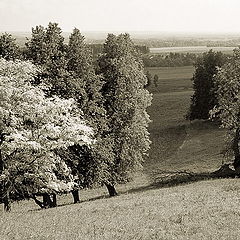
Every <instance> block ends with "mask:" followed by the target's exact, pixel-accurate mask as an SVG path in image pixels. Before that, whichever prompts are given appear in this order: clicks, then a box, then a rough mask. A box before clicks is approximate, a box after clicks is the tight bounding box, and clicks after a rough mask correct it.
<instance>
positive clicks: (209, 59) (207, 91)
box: [187, 50, 226, 120]
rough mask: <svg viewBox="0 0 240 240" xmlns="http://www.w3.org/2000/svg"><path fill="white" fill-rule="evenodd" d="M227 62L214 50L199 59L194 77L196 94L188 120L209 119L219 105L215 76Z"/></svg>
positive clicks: (192, 99)
mask: <svg viewBox="0 0 240 240" xmlns="http://www.w3.org/2000/svg"><path fill="white" fill-rule="evenodd" d="M225 61H226V59H225V57H224V55H223V54H222V53H221V52H213V51H212V50H210V51H209V52H207V53H204V54H203V56H202V57H200V58H198V60H197V62H196V65H195V72H194V74H193V77H192V81H193V90H194V94H193V96H192V98H191V105H190V109H189V112H188V115H187V118H188V119H190V120H194V119H208V118H209V111H210V110H211V109H212V108H213V107H214V106H215V105H216V104H217V99H216V97H215V94H214V81H213V76H214V75H215V74H216V73H217V68H218V67H221V66H222V65H223V64H224V62H225Z"/></svg>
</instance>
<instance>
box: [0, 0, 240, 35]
mask: <svg viewBox="0 0 240 240" xmlns="http://www.w3.org/2000/svg"><path fill="white" fill-rule="evenodd" d="M239 13H240V0H0V31H24V32H25V31H27V32H30V31H31V28H32V27H35V26H36V25H43V26H47V24H48V22H50V21H51V22H57V23H59V25H60V27H61V28H62V30H63V31H65V32H70V31H71V30H72V29H73V28H74V27H77V28H79V29H80V30H81V31H108V32H109V31H124V32H128V31H158V32H196V33H198V32H199V33H200V32H205V33H228V32H231V33H240V14H239Z"/></svg>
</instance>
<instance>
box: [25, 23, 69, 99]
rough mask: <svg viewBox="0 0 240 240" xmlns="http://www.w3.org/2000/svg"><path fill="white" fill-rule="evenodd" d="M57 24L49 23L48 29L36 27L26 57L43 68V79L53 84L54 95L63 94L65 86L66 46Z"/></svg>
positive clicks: (28, 43) (27, 47)
mask: <svg viewBox="0 0 240 240" xmlns="http://www.w3.org/2000/svg"><path fill="white" fill-rule="evenodd" d="M61 33H62V31H61V28H60V27H58V24H57V23H51V22H50V23H49V24H48V27H47V28H44V27H43V26H36V28H35V29H34V28H32V37H31V39H30V40H28V42H27V43H26V57H27V59H28V60H31V61H32V62H33V63H34V64H35V65H38V66H41V68H42V74H41V76H40V77H41V78H44V79H45V80H46V79H48V80H47V81H48V83H49V82H50V83H51V84H52V88H51V92H52V94H59V93H61V90H62V87H63V86H64V85H65V83H64V78H66V77H67V72H66V64H67V62H66V58H65V56H66V45H65V44H64V38H63V36H62V35H61Z"/></svg>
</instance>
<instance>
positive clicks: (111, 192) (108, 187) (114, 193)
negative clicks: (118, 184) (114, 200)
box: [105, 183, 118, 197]
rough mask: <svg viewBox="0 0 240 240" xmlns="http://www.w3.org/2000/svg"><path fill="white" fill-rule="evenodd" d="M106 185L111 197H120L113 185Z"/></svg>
mask: <svg viewBox="0 0 240 240" xmlns="http://www.w3.org/2000/svg"><path fill="white" fill-rule="evenodd" d="M105 185H106V187H107V190H108V193H109V196H110V197H114V196H117V195H118V193H117V191H116V189H115V187H114V185H112V184H107V183H105Z"/></svg>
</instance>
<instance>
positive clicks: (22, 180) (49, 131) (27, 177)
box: [0, 59, 93, 195]
mask: <svg viewBox="0 0 240 240" xmlns="http://www.w3.org/2000/svg"><path fill="white" fill-rule="evenodd" d="M38 71H39V70H38V69H37V68H36V67H35V66H34V65H32V64H31V63H29V62H21V61H17V62H12V61H9V62H8V61H5V60H3V59H1V60H0V76H1V81H0V82H1V88H0V91H1V92H0V97H1V99H0V100H1V101H0V103H1V105H0V116H1V119H0V123H1V136H4V139H3V142H2V144H1V153H2V159H1V161H2V163H3V171H2V172H1V181H2V184H3V183H4V184H5V185H7V186H8V188H7V189H5V190H4V191H10V192H11V193H12V194H15V195H18V194H20V195H21V194H22V195H24V194H26V193H28V194H32V193H39V192H65V191H70V190H71V189H72V188H73V187H74V181H73V180H74V179H73V176H72V174H71V171H70V169H69V168H68V167H67V165H66V164H65V161H64V159H61V158H60V157H59V155H58V151H59V150H60V149H67V148H68V147H69V146H72V145H75V144H78V145H86V146H89V145H90V144H92V143H93V140H92V135H93V132H92V129H91V128H90V127H87V126H86V124H85V122H84V120H83V118H82V117H80V116H81V115H82V114H81V112H80V111H79V109H78V107H77V106H76V103H75V101H74V100H73V99H67V100H66V99H61V98H59V97H57V96H52V97H46V94H45V93H44V90H45V89H46V86H44V85H39V86H33V85H32V84H31V82H32V81H33V80H34V76H36V74H38ZM9 183H10V184H9Z"/></svg>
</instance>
